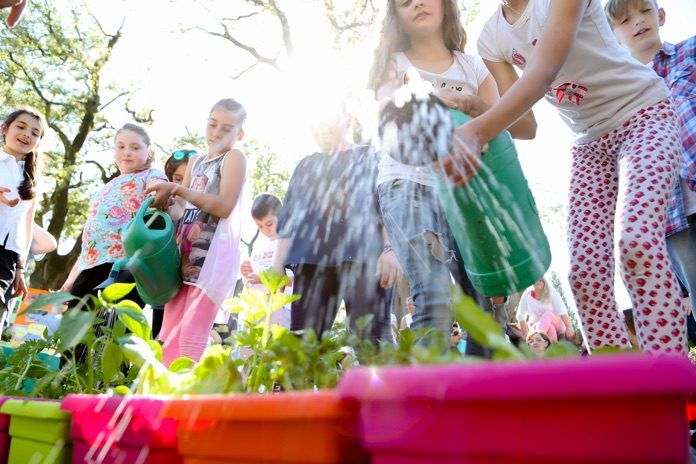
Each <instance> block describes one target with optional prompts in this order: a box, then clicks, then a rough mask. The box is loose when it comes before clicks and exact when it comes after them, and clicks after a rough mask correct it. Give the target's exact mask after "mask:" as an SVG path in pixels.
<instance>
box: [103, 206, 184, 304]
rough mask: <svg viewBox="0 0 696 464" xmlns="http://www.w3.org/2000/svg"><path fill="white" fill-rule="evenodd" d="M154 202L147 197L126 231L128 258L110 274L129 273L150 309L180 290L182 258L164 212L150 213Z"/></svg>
mask: <svg viewBox="0 0 696 464" xmlns="http://www.w3.org/2000/svg"><path fill="white" fill-rule="evenodd" d="M153 200H154V198H153V197H147V198H146V199H145V200H144V201H143V203H142V204H141V205H140V210H138V213H137V214H136V215H135V217H134V218H133V219H132V220H131V222H130V223H128V225H127V226H126V228H125V230H124V231H123V234H122V239H123V249H124V251H125V252H126V258H124V259H121V260H119V261H117V262H115V263H114V265H113V267H112V268H111V274H112V275H118V271H120V270H122V269H127V270H129V271H130V272H131V274H133V278H134V279H135V287H136V289H137V290H138V294H139V295H140V298H142V300H143V301H144V302H145V303H147V304H149V305H150V306H159V305H163V304H165V303H167V302H168V301H170V300H171V299H172V298H174V297H175V296H176V294H177V293H178V292H179V289H180V288H181V285H182V280H181V272H180V267H181V258H180V256H179V248H178V247H177V245H176V231H175V230H174V224H173V223H172V219H171V218H170V217H169V215H168V214H166V213H163V212H162V211H159V210H148V208H149V206H150V205H151V204H152V201H153Z"/></svg>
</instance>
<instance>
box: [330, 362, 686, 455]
mask: <svg viewBox="0 0 696 464" xmlns="http://www.w3.org/2000/svg"><path fill="white" fill-rule="evenodd" d="M694 392H696V368H694V366H693V365H692V364H690V363H689V362H688V361H687V360H686V359H678V358H653V357H645V356H640V355H616V356H604V357H599V356H598V357H595V358H592V359H573V360H547V361H541V362H529V363H499V362H487V363H481V364H475V365H457V366H439V367H437V366H432V367H415V368H413V367H406V368H399V367H387V368H379V369H370V368H354V369H350V370H349V371H348V372H347V373H346V376H345V377H344V379H343V381H342V382H341V384H340V385H339V393H340V395H341V396H342V397H344V398H347V399H355V400H359V401H360V402H361V411H360V423H361V427H362V429H363V444H364V446H365V447H366V448H368V450H369V451H370V452H371V454H372V463H373V464H415V463H418V464H430V463H433V464H434V463H437V464H454V463H463V462H464V463H467V464H484V463H485V464H492V463H513V462H514V463H518V464H526V463H530V464H531V463H534V464H552V463H553V464H557V463H565V464H580V463H583V464H585V463H603V464H604V463H606V464H609V463H612V464H616V463H625V464H628V463H631V464H635V463H641V464H647V463H654V464H658V463H659V464H668V463H675V464H684V463H687V462H688V439H689V435H688V426H687V417H686V413H685V410H686V402H687V401H686V400H687V396H688V394H689V393H694Z"/></svg>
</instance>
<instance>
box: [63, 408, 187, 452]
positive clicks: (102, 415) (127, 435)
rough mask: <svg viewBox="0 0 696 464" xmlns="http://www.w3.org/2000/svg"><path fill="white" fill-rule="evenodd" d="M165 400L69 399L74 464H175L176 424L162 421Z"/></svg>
mask: <svg viewBox="0 0 696 464" xmlns="http://www.w3.org/2000/svg"><path fill="white" fill-rule="evenodd" d="M164 403H165V402H164V400H161V399H156V398H148V397H137V396H107V395H68V396H67V397H66V398H65V399H64V400H63V404H62V406H61V408H62V409H64V410H66V411H70V412H72V424H71V427H70V436H71V437H72V439H73V441H74V444H73V446H74V448H73V463H100V464H125V463H131V462H133V463H135V462H137V463H140V464H160V463H161V464H165V463H166V464H169V463H172V464H176V463H181V462H182V458H181V456H180V455H179V452H178V450H177V443H178V440H177V435H176V434H177V421H176V419H171V418H162V417H160V412H161V410H162V408H163V406H164Z"/></svg>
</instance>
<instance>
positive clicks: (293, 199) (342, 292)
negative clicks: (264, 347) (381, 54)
mask: <svg viewBox="0 0 696 464" xmlns="http://www.w3.org/2000/svg"><path fill="white" fill-rule="evenodd" d="M351 129H352V118H351V117H350V115H348V114H347V112H346V111H345V110H344V109H341V110H337V111H334V112H333V113H332V114H326V115H325V118H324V120H323V121H321V122H320V123H319V124H318V125H317V127H316V128H315V130H314V139H315V141H316V142H317V144H318V145H319V148H320V149H321V152H319V153H315V154H313V155H310V156H308V157H306V158H304V159H302V161H300V163H299V164H298V165H297V168H295V171H294V172H293V174H292V177H291V178H290V183H289V185H288V191H287V193H286V195H285V204H284V205H283V208H282V209H281V211H280V215H279V216H278V240H277V242H278V245H277V247H276V253H275V257H274V260H273V262H274V263H273V267H274V269H276V270H277V271H278V272H283V270H284V268H285V266H292V271H293V273H294V283H293V293H294V294H298V295H301V296H302V298H300V299H299V300H297V301H294V302H293V303H292V310H291V325H290V328H291V330H302V329H310V328H311V329H314V331H315V332H316V333H317V335H318V336H321V335H322V334H323V333H324V332H325V331H326V330H329V329H330V328H331V326H332V325H333V323H334V319H335V318H336V314H337V311H338V308H339V305H340V303H341V300H344V301H345V306H346V312H347V314H348V315H349V316H350V323H351V327H352V328H353V329H356V328H357V325H356V322H357V321H358V320H359V319H360V318H362V317H363V316H368V315H372V316H373V318H372V320H371V322H370V324H369V325H368V326H367V328H366V329H365V332H363V333H361V334H360V335H362V336H365V337H366V338H369V339H372V340H389V341H391V340H392V334H391V321H390V314H391V308H390V307H389V305H388V301H389V294H388V292H387V289H388V288H390V287H391V286H393V285H394V284H395V283H396V282H397V281H398V279H399V278H400V277H401V268H400V266H399V263H398V262H397V261H396V258H395V256H394V253H393V252H392V249H391V246H389V242H388V240H386V235H384V234H382V230H381V225H380V219H379V212H378V207H377V201H376V198H375V194H374V185H375V184H374V182H375V176H376V174H377V169H376V168H377V157H376V154H375V153H374V151H372V150H371V149H370V147H368V146H360V145H355V144H354V143H353V140H352V132H351ZM375 271H377V272H375Z"/></svg>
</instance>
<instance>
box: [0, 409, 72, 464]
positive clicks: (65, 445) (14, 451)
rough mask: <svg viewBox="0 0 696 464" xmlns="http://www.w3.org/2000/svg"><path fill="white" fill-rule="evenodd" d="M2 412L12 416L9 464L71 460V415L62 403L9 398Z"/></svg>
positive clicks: (47, 463) (49, 462) (60, 462)
mask: <svg viewBox="0 0 696 464" xmlns="http://www.w3.org/2000/svg"><path fill="white" fill-rule="evenodd" d="M0 413H3V414H8V415H10V416H11V417H10V437H11V439H10V453H9V458H8V460H7V462H8V463H9V464H27V463H30V462H35V463H42V464H67V463H69V462H70V456H71V451H72V449H71V444H70V434H69V431H70V414H69V413H67V412H65V411H61V409H60V403H59V402H57V401H37V400H19V399H10V400H7V401H5V403H4V404H3V405H2V407H0Z"/></svg>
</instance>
